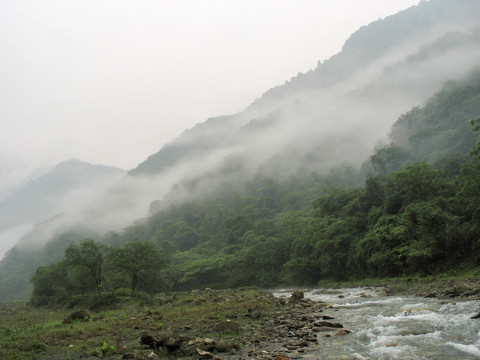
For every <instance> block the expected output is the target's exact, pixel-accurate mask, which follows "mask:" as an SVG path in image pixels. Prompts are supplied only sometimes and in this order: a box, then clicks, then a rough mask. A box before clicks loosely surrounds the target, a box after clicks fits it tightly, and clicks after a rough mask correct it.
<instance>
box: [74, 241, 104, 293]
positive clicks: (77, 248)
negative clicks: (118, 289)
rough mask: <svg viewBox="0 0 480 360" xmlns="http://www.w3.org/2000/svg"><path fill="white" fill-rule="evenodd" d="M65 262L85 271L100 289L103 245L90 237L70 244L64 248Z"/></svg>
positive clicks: (97, 288)
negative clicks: (77, 243) (76, 243)
mask: <svg viewBox="0 0 480 360" xmlns="http://www.w3.org/2000/svg"><path fill="white" fill-rule="evenodd" d="M65 259H66V260H67V264H68V265H70V266H75V267H78V268H80V269H81V270H83V271H85V273H86V274H88V275H89V276H90V277H91V279H92V280H93V281H94V283H95V288H96V290H97V291H100V284H101V283H102V268H103V262H104V246H103V245H101V244H99V243H96V242H95V241H93V240H91V239H87V240H84V241H82V242H81V243H80V244H79V245H75V244H70V246H69V247H68V248H66V249H65Z"/></svg>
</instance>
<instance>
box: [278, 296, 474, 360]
mask: <svg viewBox="0 0 480 360" xmlns="http://www.w3.org/2000/svg"><path fill="white" fill-rule="evenodd" d="M276 295H277V296H289V294H288V293H281V292H280V293H277V294H276ZM305 297H308V298H311V299H312V300H321V301H324V302H326V303H328V304H331V305H332V307H331V308H328V309H325V310H324V312H323V313H322V314H323V315H329V316H332V317H334V318H335V320H334V321H335V322H339V323H341V324H343V326H344V327H345V328H346V329H348V330H351V331H352V332H351V333H350V334H348V335H346V336H336V337H324V336H323V335H324V334H322V333H318V341H319V343H318V346H315V347H314V348H311V349H310V350H309V351H308V352H307V353H305V354H304V355H303V356H302V358H311V359H352V360H353V359H385V360H387V359H439V360H446V359H480V319H470V317H471V316H472V315H474V314H475V313H476V312H478V311H477V309H478V306H479V302H478V301H471V300H461V299H453V300H438V299H425V298H420V297H399V296H384V295H382V293H381V291H380V290H378V289H377V290H375V289H360V288H356V289H341V290H338V291H331V290H316V291H311V292H306V293H305Z"/></svg>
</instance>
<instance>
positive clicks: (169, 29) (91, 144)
mask: <svg viewBox="0 0 480 360" xmlns="http://www.w3.org/2000/svg"><path fill="white" fill-rule="evenodd" d="M418 2H419V1H418V0H388V1H385V0H362V1H360V0H335V1H331V0H325V1H324V0H317V1H313V0H206V1H203V0H202V1H200V0H192V1H189V0H172V1H170V0H155V1H154V0H151V1H147V0H129V1H127V0H112V1H106V0H92V1H89V0H51V1H49V0H34V1H23V0H0V192H2V191H4V190H5V189H6V188H8V187H10V186H12V185H14V184H16V183H18V181H21V180H22V179H25V178H26V177H27V176H34V175H38V174H41V171H46V170H48V169H49V168H50V167H52V166H53V165H55V164H56V163H58V162H61V161H64V160H68V159H70V158H73V157H75V158H78V159H80V160H84V161H88V162H91V163H95V164H105V165H113V166H117V167H121V168H124V169H131V168H133V167H135V166H136V165H137V164H138V163H140V162H141V161H143V160H145V158H146V157H147V156H148V155H150V154H152V153H154V152H156V151H158V150H159V149H160V148H161V147H162V146H163V145H164V144H165V143H166V142H168V141H171V140H173V139H174V138H175V137H176V136H178V135H179V134H180V133H182V132H183V131H184V130H185V129H187V128H191V127H192V126H194V125H195V124H196V123H198V122H203V121H205V120H206V119H207V118H208V117H212V116H217V115H227V114H232V113H236V112H239V111H241V110H243V109H244V108H245V107H247V106H248V105H249V104H250V103H251V102H252V101H253V100H254V99H255V98H258V97H260V95H261V94H262V93H263V92H265V91H266V90H268V89H269V88H271V87H273V86H276V85H280V84H283V83H284V82H285V80H288V79H290V78H291V77H292V76H295V75H296V74H297V73H298V72H307V71H308V70H310V69H313V68H315V66H316V64H317V61H318V60H320V61H324V60H326V59H328V58H330V57H331V56H332V55H334V54H336V53H338V52H339V51H340V50H341V47H342V45H343V43H344V42H345V40H346V39H347V38H348V36H349V35H350V34H351V33H353V32H354V31H355V30H357V29H358V28H359V27H360V26H362V25H366V24H368V23H370V22H372V21H374V20H377V19H379V18H383V17H385V16H388V15H391V14H394V13H396V12H398V11H400V10H403V9H405V8H407V7H410V6H412V5H416V4H418Z"/></svg>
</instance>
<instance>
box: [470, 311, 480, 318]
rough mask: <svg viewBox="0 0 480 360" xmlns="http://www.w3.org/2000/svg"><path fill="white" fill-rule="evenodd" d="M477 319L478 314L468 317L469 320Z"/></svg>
mask: <svg viewBox="0 0 480 360" xmlns="http://www.w3.org/2000/svg"><path fill="white" fill-rule="evenodd" d="M478 318H480V312H478V313H476V314H475V315H473V316H471V317H470V319H478Z"/></svg>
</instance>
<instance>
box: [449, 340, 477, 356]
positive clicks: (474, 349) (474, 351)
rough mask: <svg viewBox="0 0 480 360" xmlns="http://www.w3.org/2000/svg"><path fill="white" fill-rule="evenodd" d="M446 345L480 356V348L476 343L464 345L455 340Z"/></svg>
mask: <svg viewBox="0 0 480 360" xmlns="http://www.w3.org/2000/svg"><path fill="white" fill-rule="evenodd" d="M445 345H450V346H453V347H454V348H456V349H458V350H460V351H463V352H465V353H467V354H470V355H474V356H478V357H480V349H479V348H478V347H476V346H475V345H464V344H457V343H454V342H451V341H449V342H447V343H446V344H445Z"/></svg>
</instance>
